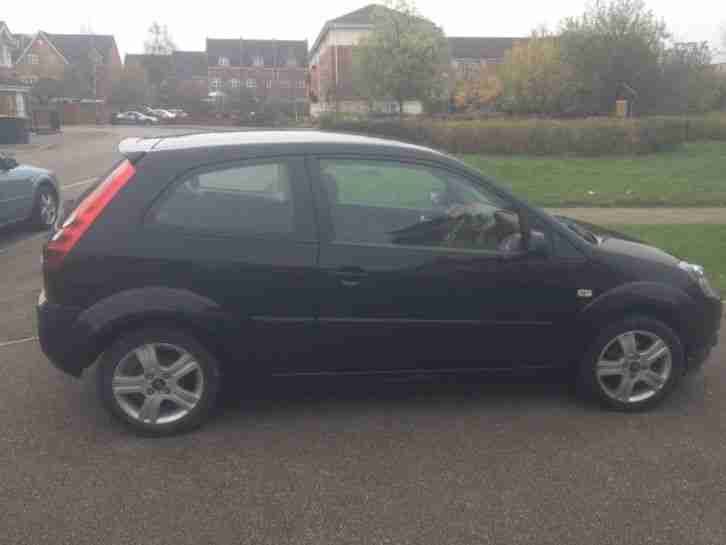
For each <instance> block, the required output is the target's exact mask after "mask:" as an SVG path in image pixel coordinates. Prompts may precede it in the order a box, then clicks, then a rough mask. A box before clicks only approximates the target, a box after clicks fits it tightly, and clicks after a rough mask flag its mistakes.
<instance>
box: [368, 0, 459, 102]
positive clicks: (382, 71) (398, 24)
mask: <svg viewBox="0 0 726 545" xmlns="http://www.w3.org/2000/svg"><path fill="white" fill-rule="evenodd" d="M447 52H448V51H447V42H446V39H445V38H444V33H443V32H442V30H441V29H440V28H438V27H437V26H436V25H434V24H433V23H432V22H430V21H428V20H426V19H423V18H422V17H421V16H420V15H419V14H418V12H417V11H416V8H415V6H414V5H413V4H411V3H408V2H407V0H397V2H396V3H395V4H388V6H386V7H383V6H381V7H379V8H378V9H377V10H376V12H375V14H374V24H373V30H372V32H371V33H370V34H369V35H368V36H367V37H365V38H364V39H363V40H361V42H360V44H359V46H358V49H357V51H356V54H355V66H354V70H355V71H356V75H355V80H356V81H358V82H365V85H364V86H363V87H362V88H361V91H360V94H361V95H362V96H363V97H364V98H366V99H368V100H369V101H374V100H390V99H393V100H395V101H396V103H397V104H398V111H399V114H400V115H403V105H404V102H406V101H407V100H420V101H422V102H424V101H427V100H431V99H432V98H436V97H438V96H439V95H441V94H443V85H442V84H443V80H442V77H441V73H442V68H443V67H445V66H446V65H447V60H448V55H447Z"/></svg>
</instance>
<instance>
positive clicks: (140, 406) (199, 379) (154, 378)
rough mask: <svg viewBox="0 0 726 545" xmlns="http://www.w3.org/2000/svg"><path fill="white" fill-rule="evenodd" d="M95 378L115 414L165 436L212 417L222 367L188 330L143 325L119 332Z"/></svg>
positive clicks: (137, 428)
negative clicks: (138, 328) (139, 327)
mask: <svg viewBox="0 0 726 545" xmlns="http://www.w3.org/2000/svg"><path fill="white" fill-rule="evenodd" d="M97 380H98V394H99V397H100V399H101V401H102V402H103V404H104V405H105V406H106V408H107V409H108V410H109V411H110V412H111V414H113V415H114V416H115V417H116V418H118V419H119V420H121V421H122V422H123V423H125V424H126V425H128V426H129V427H131V429H132V430H134V431H135V432H136V433H138V434H140V435H145V436H157V437H158V436H167V435H174V434H177V433H183V432H187V431H190V430H193V429H195V428H198V427H199V426H201V425H202V424H203V423H204V422H205V421H206V420H207V419H208V418H209V417H210V416H211V414H212V412H213V410H214V407H215V404H216V400H217V394H218V391H219V386H220V366H219V363H218V362H217V360H216V358H215V357H214V356H213V355H212V354H211V353H209V352H208V351H207V350H206V349H205V348H204V347H203V346H202V345H201V344H200V343H199V342H198V341H197V340H196V339H195V338H194V337H192V336H191V335H189V334H188V333H186V332H184V331H181V330H178V329H167V328H157V327H154V328H144V329H140V330H137V331H133V332H131V333H126V334H123V335H121V336H120V337H119V338H118V339H117V340H116V341H115V342H114V343H113V344H112V345H111V347H110V348H109V349H108V350H107V351H106V352H105V353H104V354H103V355H102V356H101V358H100V361H99V366H98V370H97Z"/></svg>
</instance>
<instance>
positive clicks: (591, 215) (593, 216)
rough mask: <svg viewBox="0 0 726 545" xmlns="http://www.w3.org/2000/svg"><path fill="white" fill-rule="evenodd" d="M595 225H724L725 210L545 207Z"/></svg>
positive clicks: (551, 211)
mask: <svg viewBox="0 0 726 545" xmlns="http://www.w3.org/2000/svg"><path fill="white" fill-rule="evenodd" d="M547 211H548V212H550V213H552V214H560V215H562V216H567V217H570V218H573V219H578V220H583V221H588V222H590V223H595V224H603V225H607V224H614V223H622V224H682V223H706V224H726V208H665V207H664V208H548V209H547Z"/></svg>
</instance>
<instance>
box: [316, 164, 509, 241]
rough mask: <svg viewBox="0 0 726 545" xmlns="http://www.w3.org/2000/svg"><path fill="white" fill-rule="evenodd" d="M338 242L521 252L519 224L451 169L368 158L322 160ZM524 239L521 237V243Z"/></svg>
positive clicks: (489, 193) (322, 175)
mask: <svg viewBox="0 0 726 545" xmlns="http://www.w3.org/2000/svg"><path fill="white" fill-rule="evenodd" d="M320 178H321V182H322V185H323V189H324V191H325V194H326V195H327V199H328V202H329V203H330V213H331V218H332V224H333V231H334V241H336V242H347V243H359V244H381V245H404V246H424V247H436V248H457V249H462V250H479V251H489V252H499V251H515V250H516V249H519V248H518V246H517V244H518V241H517V240H515V239H516V238H517V237H519V218H518V216H517V214H516V213H515V212H513V211H512V210H511V209H510V206H509V204H508V203H507V202H505V201H504V200H503V199H501V198H500V197H499V196H497V195H496V194H495V193H493V192H492V191H490V190H488V189H487V188H486V187H483V186H480V185H476V184H474V183H473V182H471V181H470V180H468V179H466V178H464V177H462V176H459V175H457V174H454V173H452V172H449V171H447V170H442V169H437V168H433V167H428V166H423V165H417V164H412V163H402V162H397V161H376V160H362V159H331V160H322V161H320ZM520 240H521V237H520Z"/></svg>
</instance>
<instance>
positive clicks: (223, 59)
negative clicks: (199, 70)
mask: <svg viewBox="0 0 726 545" xmlns="http://www.w3.org/2000/svg"><path fill="white" fill-rule="evenodd" d="M217 64H218V65H219V66H229V57H219V59H218V60H217Z"/></svg>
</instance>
